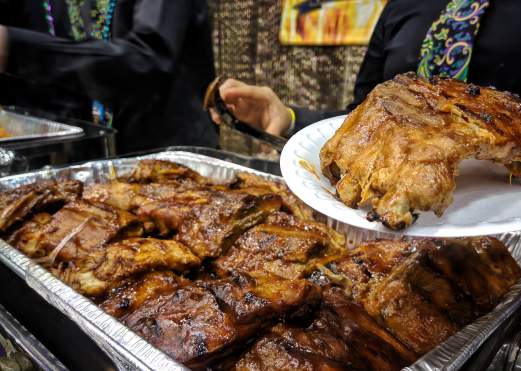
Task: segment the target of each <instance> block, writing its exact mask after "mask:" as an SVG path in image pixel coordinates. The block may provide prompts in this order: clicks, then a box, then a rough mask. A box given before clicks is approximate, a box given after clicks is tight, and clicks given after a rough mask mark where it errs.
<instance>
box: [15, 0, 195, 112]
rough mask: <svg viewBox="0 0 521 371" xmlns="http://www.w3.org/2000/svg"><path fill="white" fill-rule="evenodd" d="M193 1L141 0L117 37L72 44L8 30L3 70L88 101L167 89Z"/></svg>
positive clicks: (106, 100) (114, 101) (112, 101)
mask: <svg viewBox="0 0 521 371" xmlns="http://www.w3.org/2000/svg"><path fill="white" fill-rule="evenodd" d="M196 3H198V2H194V1H193V0H146V1H140V2H138V3H137V4H136V5H135V8H134V18H133V19H134V22H133V29H132V30H131V31H130V32H129V33H128V34H127V35H126V36H125V37H123V38H115V39H113V40H112V41H111V42H109V43H106V42H104V41H100V40H94V41H84V42H74V41H70V40H66V39H60V38H56V37H52V36H50V35H47V34H44V33H39V32H34V31H28V30H23V29H18V28H8V66H7V73H10V74H13V75H18V76H21V77H23V78H25V79H28V80H31V81H33V82H36V83H42V84H49V83H53V84H60V85H62V86H66V87H68V88H69V89H72V90H77V91H82V92H86V93H87V94H88V95H89V96H90V97H91V98H92V99H98V100H101V101H102V102H104V103H106V104H117V102H118V101H119V100H122V99H125V97H127V98H128V97H129V95H132V96H133V97H135V96H136V95H139V96H146V95H147V92H150V91H152V90H155V91H158V90H161V89H162V88H164V89H167V88H168V87H166V86H165V84H168V81H169V79H168V78H165V76H166V75H170V74H171V73H172V72H173V71H174V70H175V68H176V62H177V61H178V59H179V57H180V56H179V54H180V51H181V48H182V46H183V42H184V39H185V33H186V31H187V27H188V25H189V22H190V15H191V14H193V13H192V12H191V6H194V4H196Z"/></svg>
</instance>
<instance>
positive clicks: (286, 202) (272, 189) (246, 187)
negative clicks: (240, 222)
mask: <svg viewBox="0 0 521 371" xmlns="http://www.w3.org/2000/svg"><path fill="white" fill-rule="evenodd" d="M230 188H232V189H242V190H243V191H244V192H247V193H251V194H254V195H261V194H266V193H274V194H277V195H279V196H280V197H281V198H282V205H283V209H284V210H285V211H288V212H289V213H291V214H292V215H293V216H295V217H296V218H297V219H299V220H313V209H311V208H310V207H309V206H307V205H306V204H305V203H304V202H302V201H301V200H300V199H299V198H297V197H296V196H295V195H294V194H293V193H291V192H290V190H289V189H288V187H286V186H285V185H284V184H282V183H278V182H275V181H268V180H266V179H262V178H261V177H259V176H257V175H254V174H251V173H238V174H237V175H236V179H235V181H234V182H233V183H232V184H230Z"/></svg>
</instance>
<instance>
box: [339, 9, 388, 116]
mask: <svg viewBox="0 0 521 371" xmlns="http://www.w3.org/2000/svg"><path fill="white" fill-rule="evenodd" d="M389 9H390V2H389V3H387V5H386V6H385V8H384V10H383V12H382V14H381V15H380V18H379V19H378V22H377V23H376V26H375V29H374V31H373V35H372V36H371V40H370V41H369V47H368V48H367V52H366V53H365V57H364V61H363V62H362V65H361V66H360V71H359V72H358V76H357V77H356V83H355V89H354V99H353V102H351V104H350V105H349V106H348V107H347V110H348V111H349V112H350V111H352V110H354V109H355V108H356V107H357V106H358V105H359V104H360V103H362V101H363V100H364V99H365V97H366V96H367V94H369V92H371V90H373V89H374V87H375V86H376V85H378V84H379V83H381V82H383V76H384V66H385V48H384V45H385V35H384V30H385V27H384V25H385V22H386V20H387V15H388V13H389Z"/></svg>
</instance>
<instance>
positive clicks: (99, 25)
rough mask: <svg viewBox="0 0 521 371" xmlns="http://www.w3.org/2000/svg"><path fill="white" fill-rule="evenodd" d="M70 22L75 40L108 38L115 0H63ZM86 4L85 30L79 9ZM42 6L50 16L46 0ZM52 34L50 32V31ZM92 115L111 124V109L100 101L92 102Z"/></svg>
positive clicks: (71, 34) (97, 119)
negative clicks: (87, 19)
mask: <svg viewBox="0 0 521 371" xmlns="http://www.w3.org/2000/svg"><path fill="white" fill-rule="evenodd" d="M65 3H66V4H67V11H68V15H69V23H70V36H71V38H72V39H73V40H75V41H83V40H87V39H96V40H103V41H106V42H108V41H109V40H110V34H111V32H110V29H111V25H112V18H113V16H114V11H115V9H116V3H117V0H90V2H89V3H87V2H86V0H65ZM86 5H87V6H88V7H89V8H88V13H89V14H90V17H91V19H90V22H89V23H91V27H90V30H87V27H85V20H84V19H83V18H82V15H81V11H82V9H83V8H84V7H85V6H86ZM44 7H46V9H47V7H48V13H49V14H48V17H49V16H51V17H52V14H51V8H50V3H49V2H48V0H45V1H44ZM51 34H52V33H51ZM92 116H93V119H94V122H96V123H98V124H102V125H105V126H108V127H111V126H112V120H113V113H112V110H110V109H108V108H107V107H105V106H104V105H103V104H102V103H101V102H99V101H94V102H93V103H92Z"/></svg>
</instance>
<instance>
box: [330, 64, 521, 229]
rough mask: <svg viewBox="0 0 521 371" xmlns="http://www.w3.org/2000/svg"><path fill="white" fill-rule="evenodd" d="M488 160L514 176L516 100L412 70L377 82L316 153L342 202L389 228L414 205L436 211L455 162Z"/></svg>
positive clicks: (402, 222) (409, 215) (404, 219)
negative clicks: (418, 74)
mask: <svg viewBox="0 0 521 371" xmlns="http://www.w3.org/2000/svg"><path fill="white" fill-rule="evenodd" d="M466 158H476V159H482V160H491V161H495V162H498V163H501V164H504V165H506V166H507V167H509V168H510V170H511V171H512V172H514V175H521V173H519V171H518V170H516V169H519V168H520V167H519V166H518V165H519V163H518V162H517V161H520V160H521V100H520V99H519V98H518V97H517V96H514V95H513V94H510V93H505V92H500V91H497V90H494V89H491V88H480V87H477V86H474V85H466V84H464V83H462V82H459V81H455V80H449V79H439V78H434V79H431V80H425V79H423V78H419V77H416V75H415V74H410V73H409V74H405V75H398V76H396V77H395V78H394V79H393V80H390V81H387V82H384V83H382V84H380V85H378V86H377V87H376V88H375V89H374V90H373V91H372V92H371V93H370V94H369V95H368V97H367V98H366V100H365V101H364V102H363V103H362V104H361V105H360V106H359V107H358V108H357V109H355V110H354V111H353V112H352V113H351V114H350V115H349V116H348V117H347V118H346V120H345V122H344V123H343V125H342V127H341V128H340V129H338V130H337V132H336V133H335V135H334V136H333V137H332V138H331V139H330V140H329V141H328V142H327V143H326V144H325V145H324V147H323V148H322V150H321V152H320V159H321V168H322V172H323V173H324V175H325V176H326V177H327V178H329V180H330V181H331V182H332V183H333V184H336V189H337V193H338V196H339V197H340V199H341V200H342V201H343V202H344V203H345V204H346V205H348V206H349V207H358V206H360V205H363V204H365V203H370V204H371V205H372V209H373V210H372V212H371V213H370V217H371V218H372V219H379V220H380V221H381V222H382V223H384V224H385V225H386V226H388V227H389V228H392V229H403V228H405V227H407V226H409V225H411V224H412V223H413V221H414V219H415V217H414V214H413V212H414V210H423V211H428V210H432V211H433V212H434V213H436V215H442V214H443V212H444V211H445V209H446V208H447V207H448V206H449V205H450V204H451V202H452V194H453V191H454V189H455V186H456V183H455V177H456V175H457V173H458V165H459V163H460V162H461V161H462V160H463V159H466Z"/></svg>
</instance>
